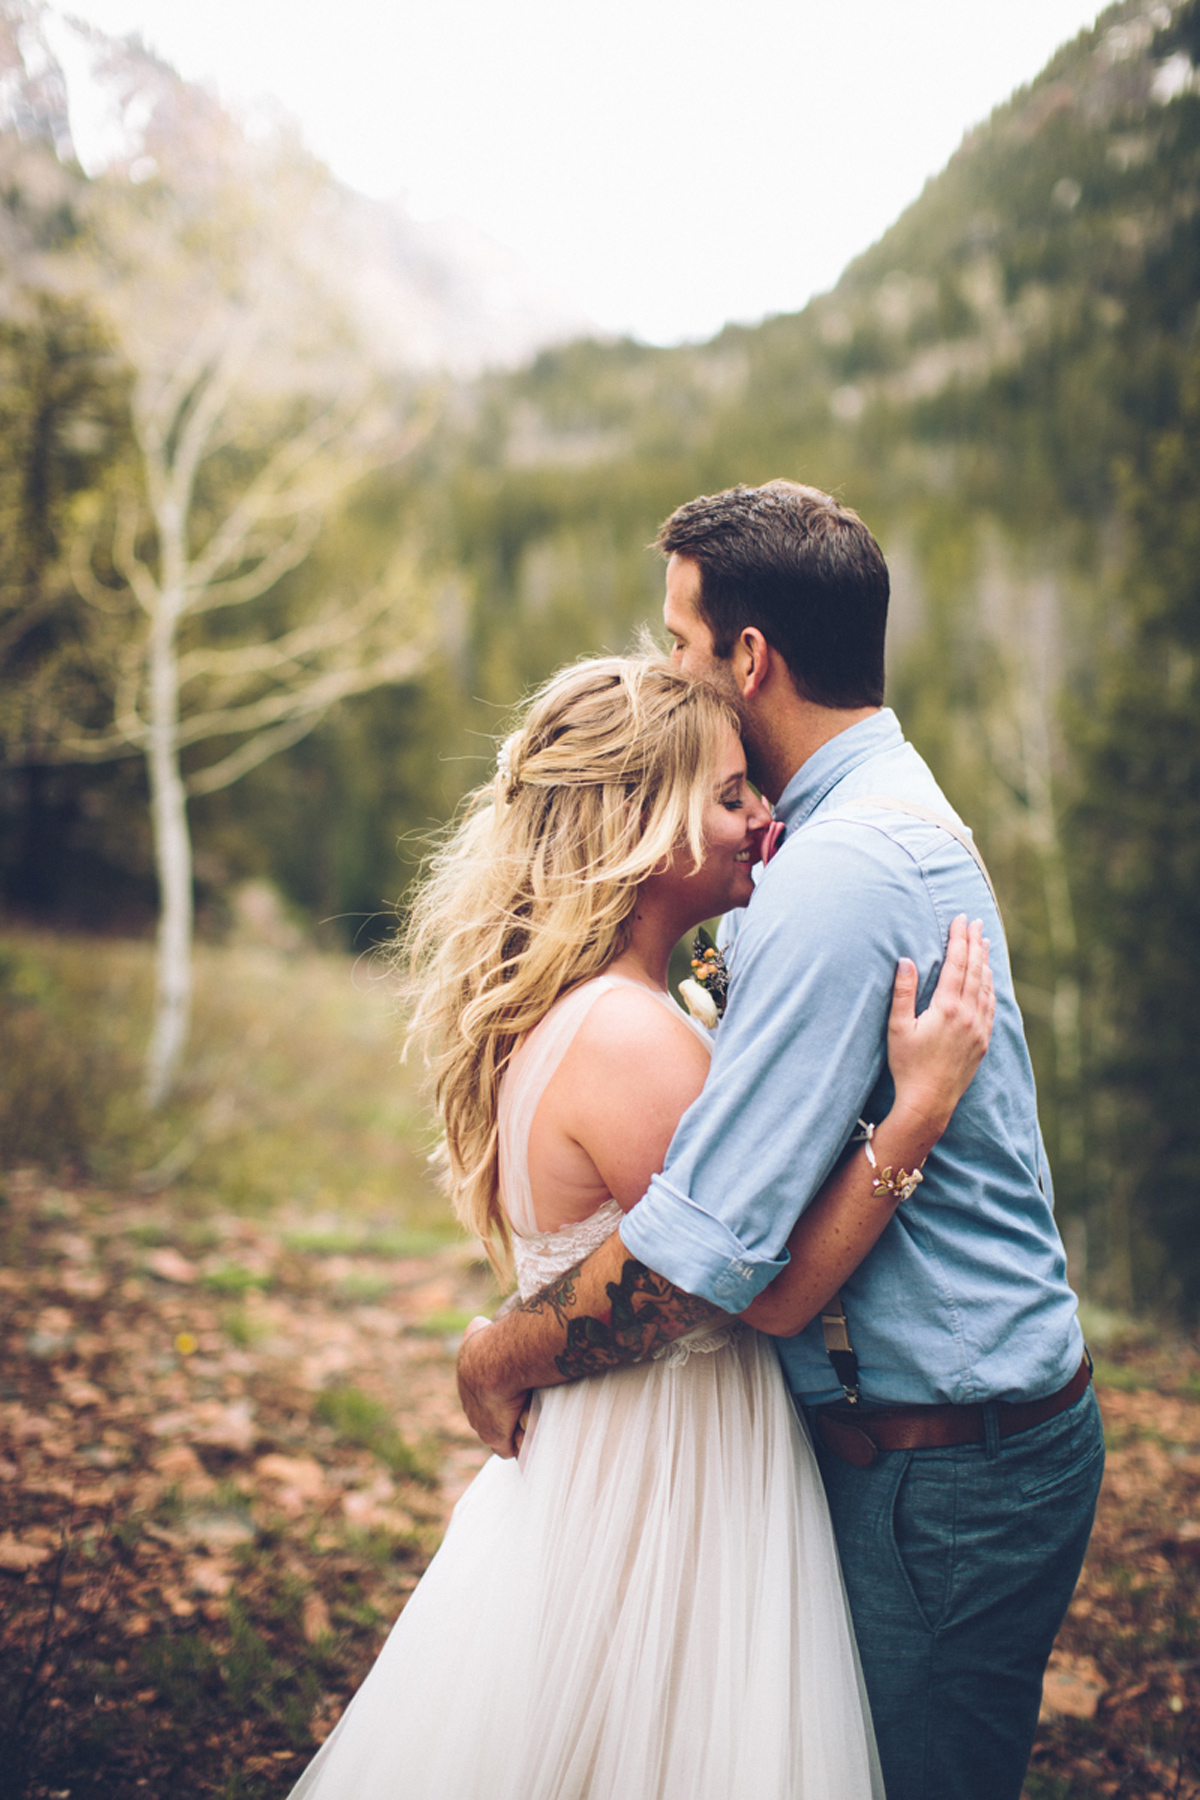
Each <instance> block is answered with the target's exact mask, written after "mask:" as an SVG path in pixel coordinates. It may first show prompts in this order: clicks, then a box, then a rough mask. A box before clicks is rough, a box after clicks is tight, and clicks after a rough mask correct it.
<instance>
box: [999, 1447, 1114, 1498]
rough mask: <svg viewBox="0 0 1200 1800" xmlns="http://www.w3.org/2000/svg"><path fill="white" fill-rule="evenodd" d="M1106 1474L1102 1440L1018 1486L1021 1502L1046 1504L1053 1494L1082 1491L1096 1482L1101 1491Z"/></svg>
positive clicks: (1079, 1449) (1050, 1466)
mask: <svg viewBox="0 0 1200 1800" xmlns="http://www.w3.org/2000/svg"><path fill="white" fill-rule="evenodd" d="M1103 1473H1104V1439H1103V1438H1101V1439H1100V1440H1099V1442H1098V1443H1088V1444H1086V1445H1082V1446H1079V1447H1078V1448H1077V1450H1076V1453H1075V1454H1074V1455H1073V1456H1071V1457H1069V1458H1066V1459H1059V1458H1056V1459H1055V1461H1054V1462H1053V1464H1052V1465H1049V1466H1047V1468H1046V1469H1045V1470H1044V1471H1043V1472H1042V1473H1041V1474H1039V1475H1033V1474H1031V1476H1030V1478H1029V1480H1027V1481H1022V1482H1021V1483H1020V1484H1019V1486H1018V1489H1017V1492H1018V1493H1019V1494H1020V1496H1021V1499H1022V1500H1044V1499H1047V1498H1048V1497H1049V1496H1050V1495H1051V1494H1058V1493H1061V1492H1063V1491H1064V1490H1066V1489H1069V1488H1075V1487H1078V1488H1081V1489H1082V1488H1085V1487H1087V1486H1088V1485H1089V1484H1090V1483H1093V1482H1094V1483H1095V1484H1096V1486H1097V1487H1098V1486H1099V1484H1100V1477H1101V1475H1103Z"/></svg>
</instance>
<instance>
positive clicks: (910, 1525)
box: [892, 1456, 956, 1631]
mask: <svg viewBox="0 0 1200 1800" xmlns="http://www.w3.org/2000/svg"><path fill="white" fill-rule="evenodd" d="M955 1489H956V1470H955V1465H954V1463H953V1462H952V1461H950V1460H944V1459H941V1458H938V1459H930V1460H924V1459H921V1458H913V1457H911V1456H910V1459H909V1463H908V1467H907V1468H906V1469H905V1471H904V1473H903V1475H902V1476H901V1478H900V1481H899V1483H898V1484H897V1487H896V1493H895V1497H894V1499H893V1501H892V1544H893V1547H894V1549H895V1553H896V1561H897V1563H898V1565H899V1568H900V1573H901V1574H902V1576H903V1577H904V1581H905V1584H906V1585H907V1587H908V1590H909V1592H910V1594H911V1595H912V1600H913V1604H914V1605H915V1606H916V1609H917V1611H918V1612H919V1613H920V1615H921V1618H922V1620H923V1621H924V1623H925V1626H926V1628H927V1629H928V1630H929V1631H936V1630H937V1628H938V1626H939V1625H940V1624H941V1622H942V1620H943V1619H944V1618H945V1616H946V1613H947V1611H948V1609H949V1606H950V1596H951V1589H952V1587H953V1580H954V1541H955V1501H956V1492H955Z"/></svg>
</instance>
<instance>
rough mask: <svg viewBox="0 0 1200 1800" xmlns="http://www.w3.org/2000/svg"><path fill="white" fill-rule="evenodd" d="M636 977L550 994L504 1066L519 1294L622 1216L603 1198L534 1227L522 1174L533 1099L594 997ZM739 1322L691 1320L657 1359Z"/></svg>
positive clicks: (504, 1156) (592, 1245)
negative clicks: (544, 1227) (566, 1219)
mask: <svg viewBox="0 0 1200 1800" xmlns="http://www.w3.org/2000/svg"><path fill="white" fill-rule="evenodd" d="M639 985H640V984H639V983H636V982H625V981H622V979H621V978H620V977H619V976H616V975H599V976H597V977H596V979H595V980H594V981H588V982H585V983H584V984H583V986H582V987H578V988H575V989H573V990H572V992H571V993H569V994H566V995H564V996H563V998H562V999H561V1000H558V1001H556V1002H555V1004H554V1005H553V1006H552V1007H551V1008H550V1011H549V1012H548V1013H547V1014H546V1016H545V1018H544V1019H542V1021H541V1022H540V1024H538V1025H536V1026H535V1027H534V1029H533V1030H532V1031H531V1032H530V1033H529V1034H528V1036H527V1037H526V1039H525V1040H524V1042H523V1043H522V1044H521V1046H520V1048H519V1049H518V1050H517V1052H516V1054H515V1055H514V1056H513V1059H512V1061H511V1063H510V1064H509V1066H508V1068H507V1070H506V1071H505V1074H504V1078H503V1080H502V1082H501V1085H500V1120H499V1123H500V1195H501V1200H502V1202H503V1205H504V1210H505V1212H506V1213H507V1214H508V1218H509V1222H510V1223H511V1225H512V1228H513V1260H514V1262H515V1264H516V1272H517V1290H518V1292H519V1293H520V1295H521V1298H522V1299H523V1300H527V1299H529V1298H530V1297H531V1296H532V1295H534V1294H536V1293H539V1292H540V1291H541V1289H542V1288H544V1287H546V1286H547V1285H548V1284H549V1283H550V1282H551V1281H553V1280H554V1279H555V1278H556V1276H559V1275H562V1274H563V1273H565V1271H566V1270H567V1269H570V1268H572V1267H573V1266H574V1265H575V1264H576V1263H578V1262H582V1261H583V1260H584V1258H585V1257H588V1256H590V1255H591V1253H592V1251H593V1250H598V1249H599V1248H600V1245H601V1244H602V1243H604V1241H605V1239H606V1238H609V1237H611V1236H612V1234H613V1232H614V1231H615V1230H616V1229H617V1227H618V1225H619V1224H620V1222H621V1219H622V1216H623V1215H622V1211H621V1208H620V1206H618V1204H617V1202H616V1201H615V1200H611V1199H610V1200H605V1201H604V1202H603V1203H602V1204H601V1205H600V1206H598V1207H597V1208H596V1211H595V1212H593V1213H591V1214H589V1216H588V1217H587V1218H586V1219H582V1220H580V1221H579V1222H578V1223H576V1224H572V1225H564V1226H561V1227H560V1228H559V1229H558V1230H556V1231H539V1230H538V1225H537V1214H536V1211H535V1209H534V1200H533V1190H532V1188H531V1186H530V1181H529V1133H530V1130H531V1128H532V1126H533V1119H534V1114H535V1113H536V1112H537V1108H538V1102H539V1101H540V1100H541V1098H542V1095H543V1094H544V1093H545V1091H546V1089H547V1087H548V1086H549V1084H550V1080H551V1077H552V1076H553V1074H554V1072H555V1070H556V1069H557V1068H558V1065H559V1063H560V1062H561V1061H562V1059H563V1057H564V1056H565V1055H566V1053H567V1050H568V1049H569V1048H570V1045H571V1041H572V1039H573V1038H574V1036H575V1034H576V1032H577V1031H578V1030H579V1028H580V1026H581V1025H582V1024H583V1021H584V1020H585V1019H586V1017H587V1015H588V1013H589V1012H590V1011H591V1009H592V1007H593V1005H594V1004H595V1003H596V1001H597V1000H598V999H599V998H600V996H601V995H602V994H605V993H608V992H609V991H610V989H612V988H614V987H622V986H625V987H634V986H639ZM643 991H644V992H650V991H652V990H648V989H644V990H643ZM655 998H656V999H657V998H661V1000H662V1002H663V1004H664V1006H669V1007H670V1009H671V1011H672V1013H673V1014H675V1015H676V1017H678V1018H679V1019H680V1020H681V1021H682V1022H683V1023H684V1024H686V1025H689V1026H690V1025H691V1021H690V1020H689V1019H687V1018H686V1016H685V1015H684V1014H683V1013H682V1012H680V1011H679V1008H678V1007H677V1006H676V1005H675V1003H674V1001H672V1000H671V999H669V998H668V996H667V995H665V994H663V995H661V996H659V995H655ZM693 1029H695V1030H697V1031H698V1032H699V1035H700V1036H701V1037H702V1038H703V1039H704V1042H705V1043H706V1044H708V1042H709V1038H708V1034H707V1032H705V1031H703V1030H702V1029H701V1028H700V1027H698V1026H697V1027H694V1028H693ZM738 1330H739V1326H738V1325H737V1323H736V1322H733V1321H724V1320H721V1319H717V1320H715V1321H714V1322H713V1323H711V1324H708V1325H700V1326H697V1327H696V1329H695V1330H694V1331H690V1332H688V1333H687V1334H686V1336H684V1337H681V1338H679V1339H678V1340H677V1341H676V1342H675V1343H673V1344H669V1345H667V1346H666V1347H665V1348H664V1349H662V1350H660V1351H658V1352H657V1359H661V1360H664V1361H666V1362H667V1363H668V1364H669V1365H670V1364H674V1363H681V1362H685V1361H686V1360H687V1358H688V1357H689V1356H690V1355H692V1354H693V1352H695V1351H709V1350H720V1349H722V1348H723V1347H724V1346H725V1345H726V1344H728V1343H730V1342H731V1341H732V1340H733V1338H734V1336H735V1335H736V1333H737V1331H738Z"/></svg>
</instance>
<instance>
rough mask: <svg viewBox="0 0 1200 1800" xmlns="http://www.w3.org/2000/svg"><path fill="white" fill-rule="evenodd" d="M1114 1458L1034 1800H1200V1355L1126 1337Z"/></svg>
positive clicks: (1106, 1382) (1038, 1761)
mask: <svg viewBox="0 0 1200 1800" xmlns="http://www.w3.org/2000/svg"><path fill="white" fill-rule="evenodd" d="M1097 1389H1098V1392H1099V1396H1100V1406H1101V1410H1102V1412H1103V1414H1104V1425H1105V1437H1106V1440H1107V1444H1108V1460H1107V1466H1106V1471H1105V1477H1104V1487H1103V1490H1102V1493H1101V1496H1100V1508H1099V1512H1098V1514H1097V1519H1096V1528H1095V1531H1094V1532H1093V1534H1092V1542H1091V1546H1090V1548H1089V1551H1088V1556H1087V1561H1086V1563H1085V1564H1084V1570H1083V1575H1082V1577H1081V1579H1080V1583H1079V1587H1078V1589H1077V1590H1076V1594H1075V1599H1074V1602H1073V1603H1072V1606H1071V1610H1070V1612H1069V1613H1068V1615H1067V1618H1066V1621H1065V1623H1064V1625H1063V1628H1062V1630H1061V1631H1060V1633H1059V1636H1058V1642H1057V1644H1056V1646H1055V1650H1054V1655H1053V1657H1052V1659H1051V1663H1050V1668H1049V1670H1048V1671H1047V1676H1046V1682H1045V1687H1044V1690H1043V1703H1042V1723H1041V1730H1040V1732H1039V1736H1038V1742H1037V1745H1036V1747H1035V1750H1034V1756H1033V1763H1032V1766H1031V1769H1030V1773H1029V1777H1028V1779H1027V1783H1026V1794H1027V1795H1028V1796H1029V1800H1100V1797H1101V1796H1104V1797H1105V1800H1108V1797H1109V1796H1120V1800H1151V1797H1153V1800H1160V1797H1163V1796H1174V1797H1177V1800H1194V1797H1195V1796H1197V1795H1200V1729H1198V1726H1200V1351H1198V1349H1197V1346H1196V1345H1195V1344H1189V1343H1187V1342H1184V1341H1181V1340H1175V1341H1172V1342H1171V1343H1169V1344H1167V1343H1162V1342H1157V1343H1156V1342H1154V1341H1153V1340H1142V1341H1140V1342H1139V1341H1137V1339H1136V1338H1134V1339H1133V1340H1132V1341H1126V1342H1125V1343H1124V1345H1119V1344H1118V1345H1115V1346H1111V1347H1109V1349H1108V1351H1107V1358H1106V1359H1104V1360H1101V1362H1100V1363H1099V1364H1098V1367H1097Z"/></svg>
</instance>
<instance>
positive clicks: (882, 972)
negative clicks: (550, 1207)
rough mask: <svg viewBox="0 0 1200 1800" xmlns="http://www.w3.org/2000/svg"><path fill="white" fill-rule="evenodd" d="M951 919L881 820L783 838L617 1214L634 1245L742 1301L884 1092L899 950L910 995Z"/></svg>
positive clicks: (773, 1267) (781, 1261) (715, 1298)
mask: <svg viewBox="0 0 1200 1800" xmlns="http://www.w3.org/2000/svg"><path fill="white" fill-rule="evenodd" d="M949 924H950V921H949V919H947V920H945V921H944V922H943V921H941V920H940V919H939V917H938V915H937V909H936V907H935V905H934V904H933V902H932V900H931V898H930V895H929V893H928V892H927V890H926V887H925V884H924V882H923V880H922V878H921V873H920V870H919V868H917V867H916V866H915V864H914V862H913V860H912V858H911V857H910V856H909V855H908V854H907V852H906V851H905V850H904V849H903V848H902V847H901V846H900V845H899V844H897V843H896V842H895V841H894V840H893V839H892V838H891V837H890V836H888V835H887V834H885V833H882V832H879V831H877V830H874V829H873V828H872V827H871V826H869V825H867V824H865V823H863V824H859V823H857V822H853V823H852V822H847V821H845V820H830V821H828V822H827V823H826V822H823V821H822V822H820V824H819V825H814V826H813V827H812V828H809V829H807V830H802V831H800V832H798V833H797V834H796V835H795V837H794V838H792V839H789V840H785V842H784V844H783V846H782V848H781V849H780V850H779V852H778V853H777V855H776V856H775V858H774V859H773V860H772V862H771V864H770V866H769V867H768V868H767V869H766V870H765V871H764V872H763V875H762V879H761V880H760V882H759V884H758V887H757V889H756V891H755V894H754V898H753V900H752V901H751V903H750V905H749V907H748V908H747V911H746V914H745V917H744V920H743V921H742V924H741V928H740V930H739V932H738V935H737V942H736V948H735V952H734V956H733V962H732V973H731V980H730V987H729V1003H728V1008H727V1011H726V1014H725V1017H724V1018H723V1019H722V1021H721V1025H720V1027H719V1029H718V1032H717V1037H716V1045H715V1049H714V1054H713V1065H712V1071H711V1074H710V1075H709V1078H708V1081H707V1082H706V1084H705V1087H704V1091H703V1093H702V1094H701V1095H700V1097H699V1098H698V1099H697V1100H696V1102H695V1103H694V1104H693V1105H692V1106H691V1107H689V1109H688V1111H687V1112H686V1113H685V1114H684V1116H683V1118H682V1120H681V1121H680V1124H679V1128H678V1130H677V1131H676V1134H675V1137H674V1139H673V1140H672V1143H671V1147H670V1151H669V1153H668V1156H667V1161H666V1166H665V1167H664V1169H663V1172H662V1174H661V1175H658V1176H655V1178H654V1180H653V1181H652V1183H651V1186H650V1189H649V1192H648V1193H647V1195H646V1196H645V1198H644V1199H643V1200H642V1201H641V1202H640V1203H639V1204H638V1205H637V1206H636V1207H634V1208H633V1210H632V1211H631V1212H630V1213H629V1214H628V1215H627V1216H626V1218H625V1219H624V1221H623V1222H622V1225H621V1237H622V1240H623V1242H624V1244H625V1246H626V1248H627V1249H628V1250H629V1251H630V1252H631V1253H632V1254H633V1255H634V1256H636V1257H638V1258H639V1259H640V1260H641V1261H642V1262H644V1263H646V1264H647V1266H648V1267H650V1268H652V1269H655V1270H656V1271H657V1272H658V1273H659V1274H661V1275H665V1276H666V1277H667V1278H668V1279H669V1280H671V1281H672V1282H674V1283H675V1285H676V1286H678V1287H680V1288H682V1289H683V1290H684V1291H685V1292H687V1293H691V1294H696V1295H699V1296H702V1297H703V1298H705V1299H707V1300H710V1301H712V1302H713V1303H714V1304H716V1305H717V1306H720V1307H723V1308H724V1309H725V1310H726V1311H729V1312H739V1311H741V1310H742V1309H743V1308H744V1307H746V1306H748V1305H749V1304H750V1302H751V1300H753V1299H754V1297H755V1296H756V1295H757V1294H758V1293H760V1292H761V1291H762V1289H763V1288H764V1287H766V1286H767V1284H768V1282H770V1281H771V1280H772V1278H773V1277H774V1276H775V1275H776V1274H778V1272H779V1270H780V1269H782V1268H783V1267H784V1266H785V1264H786V1263H787V1261H788V1252H787V1249H786V1239H787V1236H788V1233H789V1232H790V1231H791V1228H792V1226H793V1224H794V1223H795V1221H796V1219H797V1218H798V1217H799V1216H800V1214H801V1212H803V1210H804V1209H805V1207H806V1206H807V1205H808V1204H809V1202H810V1201H811V1200H812V1199H813V1197H814V1195H815V1194H816V1193H817V1191H818V1190H819V1188H820V1187H821V1184H822V1183H823V1182H824V1180H825V1177H826V1176H827V1175H828V1174H829V1172H830V1170H831V1169H832V1168H833V1167H834V1166H835V1164H836V1163H837V1161H838V1160H839V1158H840V1156H841V1155H842V1153H843V1151H844V1150H845V1147H846V1145H847V1142H848V1140H849V1139H850V1137H851V1135H852V1134H853V1131H854V1128H855V1122H856V1120H857V1119H858V1118H859V1116H860V1114H862V1113H863V1112H864V1110H865V1109H869V1103H870V1102H871V1100H872V1096H873V1094H874V1090H876V1089H877V1088H880V1089H881V1092H880V1094H879V1095H876V1096H875V1100H876V1103H877V1105H878V1109H879V1110H880V1111H882V1110H883V1109H884V1108H885V1107H886V1105H887V1104H888V1103H889V1097H890V1081H889V1079H888V1077H887V1075H886V1067H885V1056H886V1034H887V1019H888V1012H889V1008H890V1005H891V995H892V985H893V981H894V978H895V973H896V963H897V961H898V959H899V958H900V957H901V956H910V957H912V958H913V960H914V961H915V962H916V964H917V968H918V971H919V975H920V982H921V994H922V1003H923V1002H924V1000H925V998H926V997H927V996H928V994H929V993H930V992H931V991H932V988H933V985H934V983H935V982H936V980H937V974H938V970H939V968H940V966H941V959H942V954H943V947H944V943H945V936H946V932H947V931H948V929H949Z"/></svg>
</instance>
